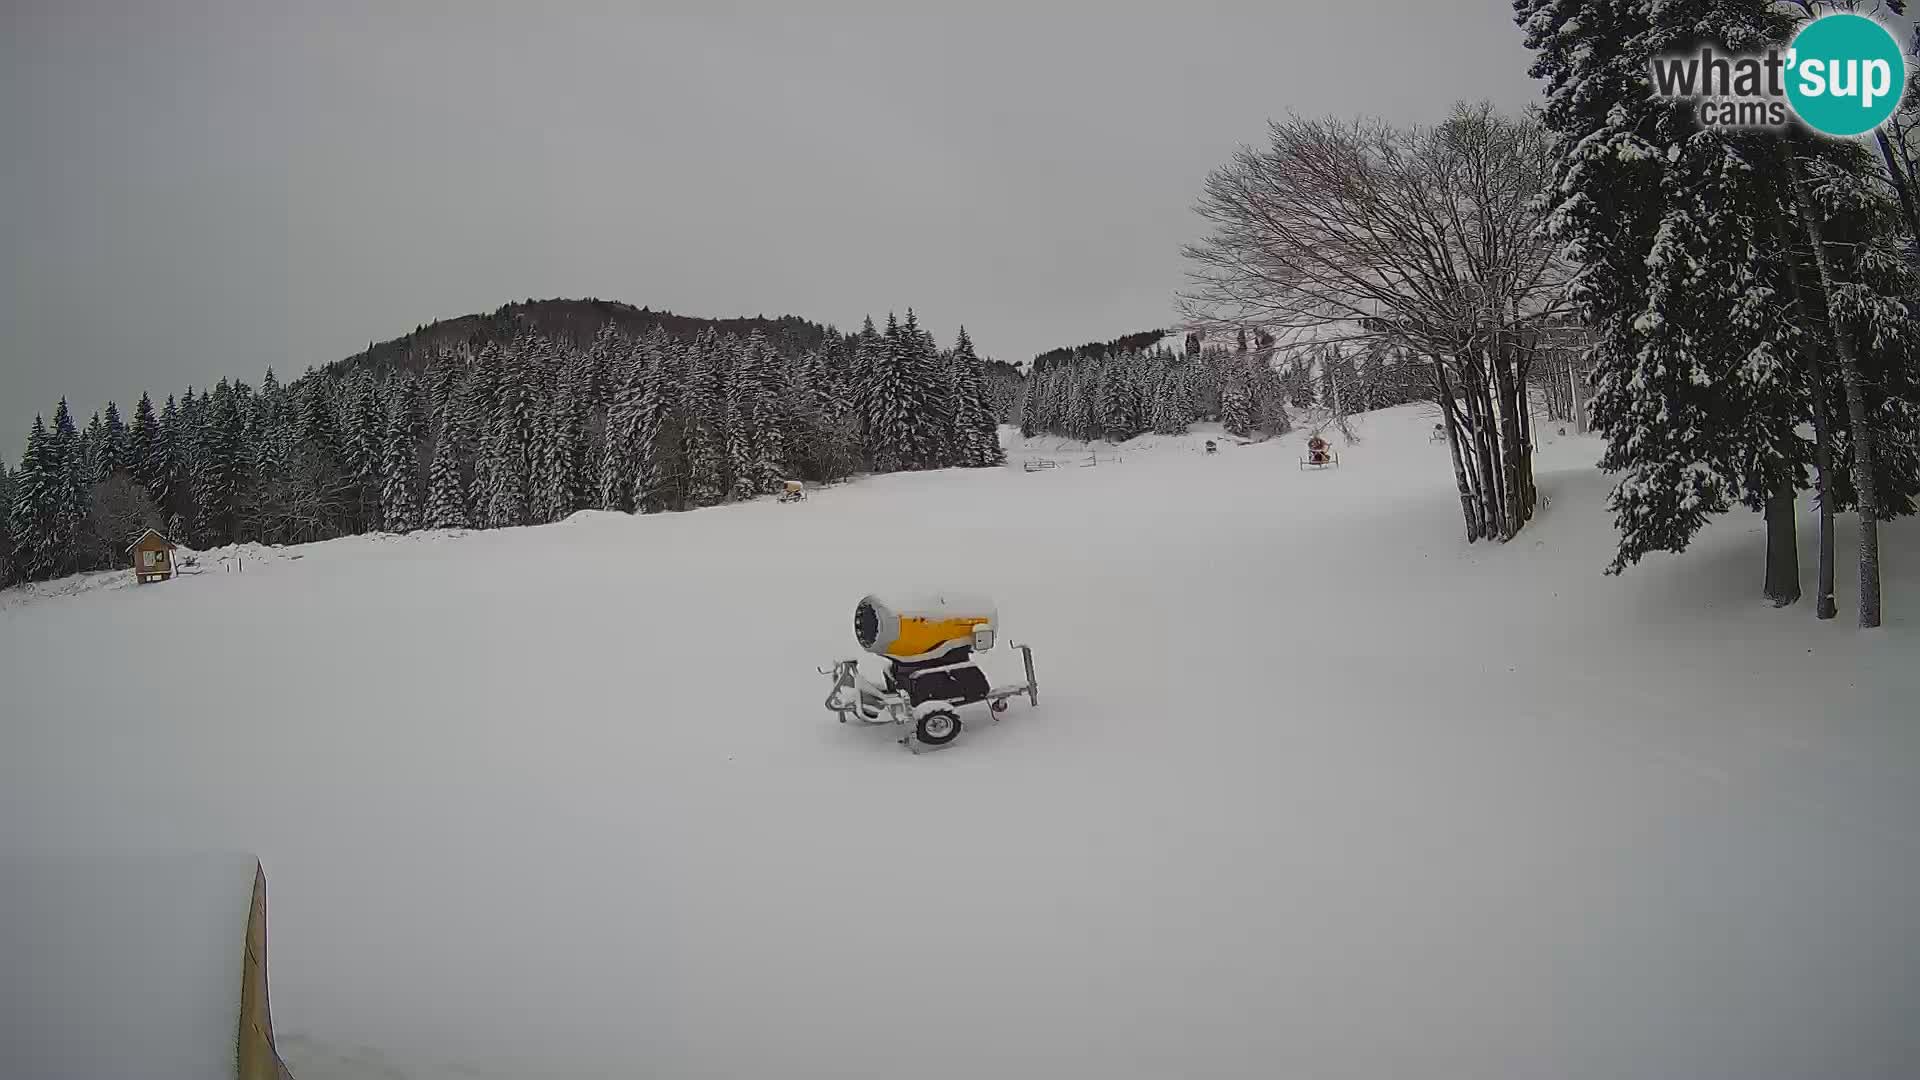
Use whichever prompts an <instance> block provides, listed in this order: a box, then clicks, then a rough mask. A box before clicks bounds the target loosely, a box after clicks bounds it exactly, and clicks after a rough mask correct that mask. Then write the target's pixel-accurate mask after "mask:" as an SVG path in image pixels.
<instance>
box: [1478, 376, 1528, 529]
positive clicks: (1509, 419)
mask: <svg viewBox="0 0 1920 1080" xmlns="http://www.w3.org/2000/svg"><path fill="white" fill-rule="evenodd" d="M1512 348H1513V346H1512V345H1511V343H1508V342H1504V341H1502V342H1497V343H1496V344H1495V346H1494V349H1493V351H1492V352H1491V353H1489V354H1488V357H1487V359H1488V360H1489V361H1490V362H1491V363H1492V365H1493V386H1494V391H1495V393H1497V394H1498V395H1499V399H1500V434H1499V438H1500V470H1501V475H1500V483H1501V491H1500V493H1501V496H1502V499H1503V501H1502V506H1501V518H1502V519H1503V520H1502V525H1504V526H1505V528H1504V529H1503V531H1502V532H1501V534H1500V539H1502V540H1511V539H1513V538H1514V536H1515V535H1516V534H1517V533H1519V531H1520V525H1521V523H1522V522H1524V521H1525V520H1526V517H1525V511H1524V509H1523V504H1524V502H1525V501H1526V493H1525V492H1524V491H1523V490H1522V488H1521V484H1520V454H1521V445H1520V416H1519V410H1518V409H1517V408H1516V407H1515V403H1516V401H1517V400H1518V399H1517V398H1516V397H1515V396H1514V386H1513V369H1512V359H1511V351H1510V350H1511V349H1512Z"/></svg>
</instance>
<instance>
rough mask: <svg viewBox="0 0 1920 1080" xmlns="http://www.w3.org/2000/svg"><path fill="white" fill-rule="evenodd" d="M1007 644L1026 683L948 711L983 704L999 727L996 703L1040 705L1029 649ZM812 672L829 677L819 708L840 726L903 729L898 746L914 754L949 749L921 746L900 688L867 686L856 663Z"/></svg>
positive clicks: (913, 712)
mask: <svg viewBox="0 0 1920 1080" xmlns="http://www.w3.org/2000/svg"><path fill="white" fill-rule="evenodd" d="M1007 644H1008V645H1010V646H1012V647H1013V648H1015V649H1018V650H1019V651H1020V658H1021V661H1022V663H1023V664H1024V666H1025V669H1026V676H1027V678H1026V681H1025V682H1020V683H1009V684H1007V685H1004V686H995V687H992V688H991V689H989V690H988V691H987V692H986V695H985V696H984V697H982V698H980V699H979V701H977V702H973V701H969V702H962V703H956V702H946V703H945V704H946V705H947V706H948V707H950V708H952V709H955V710H958V709H959V708H960V707H961V705H962V704H965V705H974V704H984V705H986V706H988V708H989V710H991V711H992V715H993V720H994V722H995V723H999V721H1000V714H999V712H998V710H994V709H993V706H995V705H997V704H999V703H1000V702H1003V701H1006V700H1007V699H1009V698H1015V697H1019V696H1020V695H1022V694H1025V695H1026V697H1027V704H1028V705H1030V706H1038V705H1039V704H1040V683H1039V681H1038V680H1037V679H1036V678H1035V677H1034V673H1033V647H1032V646H1030V645H1021V644H1018V643H1016V642H1008V643H1007ZM815 670H816V671H818V672H820V674H822V675H831V676H832V677H833V686H832V687H831V688H829V689H828V690H827V697H826V700H825V701H824V702H823V703H822V704H824V705H825V706H826V708H827V711H828V712H831V713H835V714H837V715H838V716H839V717H840V722H841V723H843V724H844V723H846V722H847V721H848V720H850V719H853V720H859V721H860V722H861V723H865V724H896V725H899V726H902V727H906V728H907V729H908V730H907V733H906V734H905V735H903V736H901V738H900V744H901V745H902V746H905V747H906V748H907V749H908V750H911V751H913V752H914V753H916V754H919V753H924V752H925V751H928V750H944V749H946V748H947V747H949V746H952V745H953V743H952V742H945V743H941V744H939V745H937V746H930V745H926V744H923V743H921V742H920V740H919V739H918V738H916V737H915V734H914V730H913V725H915V724H917V723H918V721H919V711H918V708H917V707H916V706H915V705H914V704H913V702H912V698H911V697H910V695H909V694H908V693H907V691H906V690H905V689H904V688H902V689H900V690H885V689H882V688H880V687H878V686H875V685H874V684H873V683H871V682H868V681H867V680H866V679H865V678H863V677H862V676H861V675H860V661H859V660H858V659H853V660H836V661H834V663H833V666H832V667H830V668H816V669H815ZM922 704H925V705H932V704H936V702H932V701H929V702H923V703H922ZM956 741H957V740H956Z"/></svg>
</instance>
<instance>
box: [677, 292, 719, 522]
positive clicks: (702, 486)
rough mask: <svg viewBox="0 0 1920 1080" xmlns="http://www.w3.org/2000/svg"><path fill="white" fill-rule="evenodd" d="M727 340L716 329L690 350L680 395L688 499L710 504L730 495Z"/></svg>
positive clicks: (700, 338) (683, 456)
mask: <svg viewBox="0 0 1920 1080" xmlns="http://www.w3.org/2000/svg"><path fill="white" fill-rule="evenodd" d="M725 349H726V346H725V343H724V342H722V341H721V339H720V335H719V333H718V332H716V331H714V330H711V329H709V330H707V331H705V332H703V333H702V334H701V335H700V336H699V337H698V338H696V339H695V340H694V342H693V343H692V345H690V346H689V347H688V349H687V375H686V379H685V388H684V390H683V392H682V393H681V396H680V414H681V428H682V438H683V439H684V449H683V450H682V454H681V457H682V461H683V462H684V464H683V466H682V467H683V468H684V469H685V471H686V483H685V491H686V498H687V501H688V502H690V503H692V504H693V505H694V506H710V505H712V504H713V503H717V502H719V501H720V500H721V498H722V497H723V496H724V495H725V494H726V488H725V487H724V482H725V479H724V469H725V466H726V446H725V442H724V438H725V428H724V427H723V422H724V418H723V415H722V413H723V411H724V408H725V401H726V398H725V392H724V386H723V384H722V378H723V372H724V369H725V364H726V360H725V355H724V353H725Z"/></svg>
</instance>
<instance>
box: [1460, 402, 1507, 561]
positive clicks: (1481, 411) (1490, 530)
mask: <svg viewBox="0 0 1920 1080" xmlns="http://www.w3.org/2000/svg"><path fill="white" fill-rule="evenodd" d="M1468 401H1469V402H1470V403H1471V405H1472V412H1471V413H1469V414H1468V419H1470V420H1471V421H1472V422H1473V432H1472V435H1473V442H1474V452H1475V453H1476V454H1477V455H1478V457H1479V462H1480V496H1481V502H1483V503H1484V504H1485V507H1486V514H1487V535H1488V536H1489V537H1493V536H1498V537H1499V538H1500V539H1501V540H1507V539H1510V538H1511V537H1512V536H1513V533H1512V532H1510V531H1508V529H1507V522H1506V508H1507V499H1506V493H1505V492H1504V491H1502V490H1501V488H1500V472H1501V469H1500V458H1499V449H1500V443H1499V439H1498V437H1497V427H1496V425H1497V424H1498V421H1497V420H1495V419H1494V415H1493V397H1492V395H1491V394H1490V393H1489V392H1488V387H1487V373H1486V371H1485V370H1484V369H1478V370H1475V372H1474V374H1473V385H1472V387H1471V391H1470V394H1469V397H1468Z"/></svg>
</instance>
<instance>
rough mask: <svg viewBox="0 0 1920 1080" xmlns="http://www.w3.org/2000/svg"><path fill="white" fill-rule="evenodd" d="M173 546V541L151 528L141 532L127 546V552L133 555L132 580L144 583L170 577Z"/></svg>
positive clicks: (171, 574)
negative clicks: (136, 538) (138, 537)
mask: <svg viewBox="0 0 1920 1080" xmlns="http://www.w3.org/2000/svg"><path fill="white" fill-rule="evenodd" d="M174 546H175V545H174V542H173V541H171V540H169V539H167V538H166V537H164V536H161V535H160V534H159V533H158V532H156V531H154V530H153V529H148V530H147V531H146V532H143V533H141V534H140V539H138V540H135V541H134V542H133V543H132V544H130V545H128V546H127V552H128V554H130V555H132V556H133V577H134V580H135V581H137V582H139V583H140V584H142V585H145V584H146V583H147V582H149V581H165V580H167V579H168V578H170V577H172V576H173V549H174Z"/></svg>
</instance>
